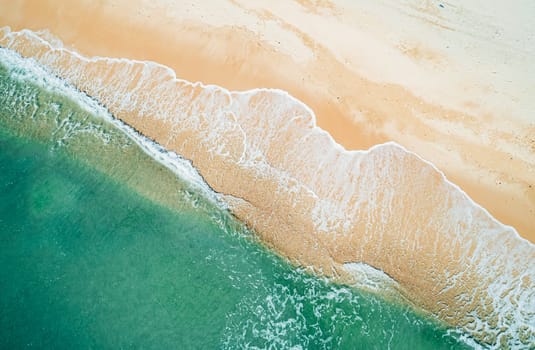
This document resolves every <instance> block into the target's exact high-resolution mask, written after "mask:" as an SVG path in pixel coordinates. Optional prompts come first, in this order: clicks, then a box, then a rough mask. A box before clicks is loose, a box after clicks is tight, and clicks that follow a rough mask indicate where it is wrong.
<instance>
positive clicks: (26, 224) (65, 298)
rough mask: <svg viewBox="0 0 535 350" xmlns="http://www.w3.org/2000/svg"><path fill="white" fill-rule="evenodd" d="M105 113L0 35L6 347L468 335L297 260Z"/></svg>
mask: <svg viewBox="0 0 535 350" xmlns="http://www.w3.org/2000/svg"><path fill="white" fill-rule="evenodd" d="M104 114H105V112H103V111H102V109H101V108H100V107H98V106H96V104H95V102H94V101H92V100H91V99H90V98H89V97H87V96H84V95H83V94H81V93H78V92H75V91H74V90H73V89H72V88H70V87H68V86H66V85H65V84H64V83H63V82H61V81H60V80H59V79H57V78H55V77H53V76H51V75H49V74H48V73H46V72H45V71H43V70H42V69H41V68H40V67H38V66H37V65H36V64H35V63H34V62H33V61H30V60H26V59H22V58H20V57H18V56H16V55H15V54H13V53H11V52H9V51H7V50H5V49H0V334H1V337H0V348H3V349H19V348H28V347H34V348H43V349H89V348H91V349H119V348H154V349H220V348H224V349H240V348H243V349H388V348H390V349H465V348H469V347H468V346H467V345H466V344H465V343H463V342H462V341H460V340H459V339H460V338H461V335H460V334H458V333H457V332H454V331H452V330H450V329H448V328H446V327H445V326H444V325H441V324H439V323H438V322H436V321H434V320H433V319H431V318H430V317H427V316H425V315H424V314H423V313H421V312H417V311H415V310H414V309H412V308H411V307H409V306H408V305H404V304H401V303H399V302H393V301H389V300H386V299H385V298H383V297H382V296H380V295H375V294H372V293H369V292H365V291H360V290H357V289H355V288H350V287H348V286H341V285H335V284H333V283H330V282H328V281H325V280H323V279H321V278H318V277H315V276H312V275H310V274H307V273H306V272H304V271H302V270H300V269H297V268H295V267H294V266H291V265H290V264H289V263H288V262H286V261H285V260H284V259H282V258H280V257H278V256H277V255H276V254H274V253H273V252H271V251H269V250H267V249H266V248H264V247H263V246H262V245H261V244H260V243H259V242H258V241H257V240H256V239H255V236H254V233H251V232H249V231H248V230H247V229H246V228H244V227H243V225H241V224H240V223H239V222H237V221H236V220H234V219H233V217H232V216H231V215H230V214H229V213H228V212H227V211H226V210H224V208H222V207H221V206H220V205H218V204H217V201H216V200H214V199H213V198H212V199H210V198H211V195H210V194H209V193H207V191H206V190H205V189H203V188H204V187H202V186H200V187H199V186H198V185H195V184H194V183H192V181H186V180H184V179H181V177H180V176H177V175H176V174H175V173H173V172H171V171H170V170H168V169H167V168H166V167H164V166H163V165H161V164H160V163H158V162H156V161H155V160H154V159H153V158H151V157H150V156H148V155H147V154H146V153H145V152H144V151H143V150H142V149H141V148H140V147H139V146H138V145H137V144H136V143H135V142H133V141H132V139H131V138H129V137H128V136H127V135H126V134H125V133H124V132H123V131H121V130H119V129H117V128H116V127H114V126H113V125H111V124H110V122H109V120H107V119H106V118H103V115H104Z"/></svg>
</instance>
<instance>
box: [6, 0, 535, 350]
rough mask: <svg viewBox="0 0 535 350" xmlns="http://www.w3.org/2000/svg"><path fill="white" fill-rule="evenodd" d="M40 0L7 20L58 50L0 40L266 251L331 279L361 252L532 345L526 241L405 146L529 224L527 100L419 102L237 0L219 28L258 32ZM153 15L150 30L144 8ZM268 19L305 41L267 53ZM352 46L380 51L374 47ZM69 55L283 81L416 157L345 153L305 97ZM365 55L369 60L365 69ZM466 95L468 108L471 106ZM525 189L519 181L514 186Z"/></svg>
mask: <svg viewBox="0 0 535 350" xmlns="http://www.w3.org/2000/svg"><path fill="white" fill-rule="evenodd" d="M20 4H22V3H20ZM40 4H41V6H40V7H39V6H38V7H37V8H30V7H27V6H24V5H20V8H19V9H15V8H12V9H11V12H10V13H11V15H10V16H8V19H4V18H2V21H6V22H7V24H11V25H12V26H14V27H17V26H22V27H30V28H35V27H36V26H37V27H40V28H43V27H46V28H49V29H50V30H51V31H52V32H53V33H54V34H58V35H59V37H60V38H61V39H62V40H64V41H65V43H66V46H67V48H68V49H62V48H61V44H60V43H59V42H57V41H55V40H54V39H53V38H52V37H51V36H50V35H49V34H46V33H41V34H40V35H35V34H33V33H31V32H24V33H10V32H9V31H7V30H4V32H3V34H2V35H1V38H0V45H2V46H7V47H9V48H11V49H14V50H16V51H18V52H19V53H21V54H22V55H24V56H29V57H35V58H36V59H37V60H38V61H39V62H41V63H42V64H44V65H45V66H47V67H49V69H51V70H52V71H53V72H54V73H55V74H57V75H59V76H61V77H63V78H65V79H66V80H68V81H69V82H71V83H72V84H74V85H75V86H76V87H78V88H79V89H81V90H82V91H85V92H87V93H88V94H89V95H91V96H93V97H95V98H97V99H98V100H99V101H101V102H102V103H103V104H104V105H105V106H106V107H108V108H109V109H110V111H111V112H112V113H113V114H114V115H115V116H117V117H118V118H120V119H122V120H124V121H125V122H127V123H128V124H130V125H132V126H133V127H134V128H136V129H137V130H139V131H141V132H142V133H143V134H145V135H147V136H148V137H150V138H153V139H155V140H157V141H158V142H159V143H161V144H162V145H163V146H165V147H166V148H168V149H172V150H174V151H177V152H178V153H180V154H182V155H184V156H185V157H186V158H188V159H191V160H192V162H193V164H194V165H195V167H196V168H197V169H198V170H199V172H200V174H201V175H202V176H203V177H204V179H205V180H206V181H207V183H208V184H209V185H210V186H211V187H212V188H214V189H215V190H216V191H218V192H220V193H222V194H225V200H226V202H227V204H228V205H229V207H230V208H231V210H232V211H233V212H234V214H235V215H236V216H238V217H239V218H240V219H242V220H244V221H245V222H247V223H248V224H249V225H250V226H252V227H253V228H254V229H255V230H256V231H257V232H258V233H259V235H260V236H261V237H262V238H263V240H264V241H265V242H266V243H267V244H269V245H271V246H272V247H274V248H275V249H276V250H277V251H279V252H281V253H282V254H284V255H285V256H287V257H289V258H290V259H292V260H293V261H295V262H296V263H298V264H301V265H304V266H311V267H313V268H314V269H315V270H316V271H318V272H319V273H322V274H324V275H327V276H333V277H336V278H339V279H340V280H342V281H351V282H355V281H354V280H355V278H356V277H355V276H356V272H355V266H358V265H355V264H358V263H360V262H365V263H367V264H369V265H371V266H373V267H375V268H377V269H378V270H381V271H384V273H386V274H387V275H388V276H390V277H392V278H393V279H394V280H396V281H397V282H398V283H399V285H400V289H401V292H402V293H404V294H405V296H407V298H409V299H410V300H411V301H413V302H415V303H417V304H418V305H421V306H423V307H425V308H426V309H427V310H429V311H431V312H433V313H434V314H435V315H437V316H438V317H440V318H441V319H442V320H444V321H446V322H449V323H450V324H454V325H459V326H462V327H464V329H465V330H467V331H468V332H469V333H470V334H472V335H474V336H475V337H476V338H478V339H479V340H481V341H483V342H486V343H488V344H493V345H496V346H498V345H499V344H500V342H504V343H505V344H509V345H510V346H513V345H515V344H521V343H523V344H527V343H529V342H530V341H532V340H533V339H534V337H535V331H534V330H533V327H532V325H530V323H529V322H530V320H532V319H533V316H534V314H535V311H534V310H535V296H534V292H533V283H534V281H535V271H534V269H533V261H535V249H534V248H533V245H531V244H529V243H528V242H527V241H525V240H523V239H520V238H519V237H518V235H517V232H516V231H515V230H514V229H512V228H510V227H506V226H504V225H502V224H501V223H499V222H498V221H496V220H495V219H494V218H493V217H492V216H491V215H489V213H488V212H487V211H485V210H484V209H482V208H481V207H480V206H478V205H476V204H475V203H474V202H473V201H471V200H470V199H469V198H468V197H467V196H466V195H465V194H464V193H463V192H462V191H461V190H460V189H459V188H458V187H456V186H455V185H453V184H452V183H451V182H448V181H447V180H446V179H445V178H444V176H443V174H442V173H441V172H440V171H438V170H437V169H436V168H435V167H434V166H433V165H432V164H430V163H428V162H426V161H424V160H423V159H422V158H420V157H419V156H417V155H416V154H419V155H420V156H421V155H423V156H424V158H426V159H429V160H432V161H433V163H435V164H437V165H438V166H439V168H440V169H444V170H445V172H446V175H448V177H449V178H450V179H453V180H455V182H456V183H458V184H460V185H461V188H463V189H464V190H466V191H467V192H468V194H469V195H470V196H471V197H472V198H475V199H476V201H477V202H478V203H480V204H483V206H484V207H486V208H487V207H488V208H489V209H490V210H491V212H492V213H493V214H495V213H494V211H496V213H498V214H499V215H496V217H498V218H500V219H502V217H503V218H508V219H510V220H513V221H514V220H516V219H519V218H522V219H523V220H524V219H525V218H526V216H527V217H528V219H529V215H533V214H530V212H529V210H531V209H530V208H532V207H533V192H529V191H530V190H529V188H530V187H529V186H530V185H528V183H531V182H530V181H531V179H533V164H534V162H533V152H531V151H530V149H529V148H526V147H529V137H531V136H530V135H532V133H530V129H529V128H530V127H532V126H531V124H530V121H529V118H527V117H525V116H523V115H522V113H520V112H521V111H522V108H521V107H518V110H516V112H518V114H515V115H514V116H508V118H504V119H501V117H503V115H502V114H500V113H502V112H501V111H497V112H496V113H497V114H496V115H492V114H484V115H480V114H477V113H472V114H470V113H469V112H467V111H466V110H465V111H462V108H460V107H459V106H457V105H456V104H455V97H459V96H456V95H455V93H451V91H449V90H448V93H445V95H446V96H445V97H444V101H445V102H444V103H442V102H440V103H439V102H437V101H434V100H433V91H432V90H433V89H431V87H430V85H431V84H428V85H429V87H430V88H429V95H428V96H424V95H425V92H426V91H425V89H424V91H418V88H417V86H413V85H411V84H412V83H410V84H409V83H408V84H407V86H402V85H400V84H399V82H396V83H392V82H390V83H384V82H378V81H376V80H372V78H371V76H373V74H377V73H378V72H374V71H373V69H372V68H370V67H364V68H369V69H370V72H369V73H370V76H369V77H367V76H366V75H365V74H363V73H362V72H359V71H358V69H356V68H355V67H354V65H356V63H355V62H353V61H351V60H349V58H348V61H347V62H345V61H343V60H341V58H340V57H339V56H337V55H336V52H334V49H333V48H332V47H327V46H326V45H323V44H322V42H317V41H315V38H316V37H314V36H312V35H311V34H314V33H311V34H310V33H309V34H310V35H309V34H306V33H305V32H303V31H301V29H299V28H301V27H299V28H297V27H296V24H295V23H293V22H291V23H292V24H291V23H290V22H287V21H283V20H282V19H281V18H280V17H277V16H276V15H275V14H274V13H272V12H269V13H268V12H266V10H260V9H256V10H254V9H253V10H252V9H247V10H245V9H243V7H242V6H241V5H239V4H238V3H236V2H232V3H230V2H229V3H227V2H220V3H217V4H218V6H222V8H217V6H216V9H217V12H218V13H225V14H226V16H229V17H228V18H229V19H228V20H229V21H230V20H232V21H238V20H240V19H241V20H242V21H245V22H247V21H246V20H245V19H247V18H249V17H248V16H256V17H255V18H260V19H262V21H264V22H262V23H265V24H266V25H267V24H269V23H271V24H269V25H267V27H266V28H265V31H251V30H250V29H247V27H246V26H245V24H243V26H241V27H240V28H230V27H219V26H220V25H224V24H221V23H219V22H214V21H215V19H214V18H208V19H206V21H208V22H210V25H203V26H201V25H200V23H194V22H192V20H191V18H190V20H189V21H184V18H183V17H181V14H182V15H183V14H184V11H186V10H185V9H184V8H182V7H181V8H179V9H176V11H175V12H172V11H170V10H169V9H167V10H166V11H163V10H162V8H164V7H163V6H164V5H162V3H156V4H155V3H151V4H152V5H151V6H149V5H145V6H147V7H144V8H143V9H144V10H139V9H138V8H135V6H129V7H122V8H121V9H122V10H121V11H117V8H116V7H114V6H115V5H121V4H120V3H113V2H110V3H108V4H107V5H105V6H98V7H93V6H91V5H81V6H82V7H83V6H88V8H86V9H85V10H87V11H86V13H87V14H86V16H84V17H83V18H78V17H74V16H73V14H76V13H77V12H76V11H80V10H81V9H80V8H78V9H76V8H73V7H71V6H70V7H61V6H57V7H54V6H52V5H51V3H46V2H42V3H40ZM56 5H57V4H56ZM305 5H306V4H305ZM6 6H7V5H6ZM9 6H15V5H13V3H11V5H9ZM121 6H122V5H121ZM198 6H200V5H198ZM295 6H297V5H295ZM299 6H301V5H299ZM274 8H276V6H275V7H274ZM132 9H135V10H132ZM224 9H226V10H225V11H226V12H225V11H223V10H224ZM240 9H241V10H240ZM299 9H300V11H302V12H303V13H304V14H303V16H305V14H314V13H315V12H314V11H315V10H318V11H320V10H321V11H320V12H321V14H322V17H327V18H331V16H332V18H338V19H339V18H340V17H337V16H342V17H341V18H342V19H341V20H342V21H343V16H344V14H345V12H343V13H342V14H339V13H338V12H337V11H336V7H335V8H331V7H325V8H323V7H318V6H313V7H309V6H301V7H299ZM123 10H124V11H123ZM294 10H295V9H294ZM130 11H133V12H130ZM192 11H193V10H192ZM214 11H215V10H214ZM220 11H223V12H220ZM233 11H234V12H233ZM288 12H289V13H291V11H288ZM202 13H211V12H210V11H207V10H206V9H203V10H201V11H200V12H195V11H194V12H193V14H192V15H191V16H193V17H195V16H196V15H197V14H202ZM337 13H338V15H337ZM156 15H157V17H156V18H158V19H159V20H158V21H157V23H156V21H154V19H151V18H153V16H156ZM233 16H234V17H233ZM298 17H299V16H298ZM225 18H226V17H225ZM274 18H275V20H274ZM163 19H165V20H163ZM75 20H76V21H75ZM370 21H371V19H370V20H369V22H370ZM26 22H29V23H26ZM371 22H373V21H371ZM110 23H117V24H118V23H120V26H119V27H120V28H123V29H124V28H126V29H127V30H126V31H122V30H118V29H113V28H117V27H116V26H111V25H110ZM240 23H241V22H240ZM246 24H247V23H246ZM249 24H250V25H253V24H251V23H249ZM275 24H277V25H279V26H281V28H282V29H285V30H286V31H287V34H288V33H294V34H292V35H294V36H296V38H297V39H300V40H301V44H302V45H301V44H299V42H298V40H297V39H295V38H294V39H295V40H294V41H291V40H290V39H288V40H289V42H291V43H292V45H294V46H291V45H290V44H288V45H289V46H286V49H277V48H276V46H275V44H274V43H273V42H271V40H272V39H273V38H274V37H273V35H275V34H273V33H279V30H280V29H281V28H278V27H277V28H275V29H273V28H271V27H270V25H275ZM257 25H258V24H257ZM303 25H304V24H303ZM368 25H372V24H368ZM275 27H276V26H275ZM171 28H172V30H171ZM255 28H257V29H258V28H259V27H255ZM269 28H271V29H269ZM312 29H313V28H312ZM312 29H311V30H312ZM273 31H274V32H273ZM258 33H266V34H265V35H266V36H269V38H264V39H262V38H261V37H259V34H258ZM282 33H286V32H284V31H282ZM339 33H342V32H339ZM104 34H106V35H104ZM268 34H269V35H268ZM279 34H281V33H279ZM361 34H362V33H361ZM270 35H271V36H270ZM281 35H282V34H281ZM288 35H289V34H288ZM318 35H319V34H318ZM282 37H284V36H282ZM275 38H277V36H275ZM313 38H314V39H313ZM223 39H224V40H223ZM331 39H332V40H333V41H334V42H336V40H334V39H336V38H331ZM361 39H362V40H364V39H365V38H364V39H363V38H361ZM368 39H369V38H368ZM338 40H339V41H340V38H338ZM370 40H371V39H370ZM364 42H365V43H366V45H369V46H370V47H372V48H373V47H374V41H373V40H371V41H366V40H364ZM281 45H282V42H281ZM299 45H301V46H299ZM332 45H335V43H332ZM299 47H300V48H301V50H299V49H298V48H299ZM289 48H291V50H290V49H289ZM294 48H295V50H294ZM74 49H76V50H78V51H80V52H82V53H86V54H88V55H90V56H91V55H95V54H98V55H108V56H125V57H128V58H143V59H154V60H156V61H158V62H161V63H166V64H169V65H170V66H171V67H172V68H173V69H174V70H175V71H176V72H178V76H179V77H181V78H187V79H191V80H193V81H196V80H199V79H201V80H203V81H207V82H218V83H221V82H223V83H227V84H223V83H222V84H221V85H224V86H225V85H226V87H230V88H244V87H249V85H248V84H253V83H256V85H255V86H278V87H282V88H284V89H285V90H288V91H290V92H291V93H292V95H295V96H296V97H299V98H300V99H302V100H304V101H305V102H309V103H310V106H311V107H312V108H313V110H315V111H316V113H317V122H318V124H319V125H320V126H322V127H324V128H325V129H327V130H328V131H330V132H331V134H332V135H333V136H334V139H335V140H336V141H338V142H339V143H341V144H342V145H344V146H346V148H349V149H351V148H367V147H369V146H370V145H374V144H376V143H380V142H383V141H386V140H390V139H393V140H396V141H398V142H399V143H401V144H403V145H404V146H406V147H407V148H409V149H410V150H412V151H415V152H416V154H415V153H411V152H409V151H407V149H405V148H403V147H400V146H398V145H397V144H394V143H386V144H381V145H378V146H375V147H373V148H371V149H370V150H369V151H352V152H348V151H346V150H344V149H343V148H342V147H341V146H339V145H337V144H335V142H334V141H333V139H332V138H331V135H329V134H327V133H326V132H325V131H323V130H322V129H320V128H318V127H317V126H316V120H315V116H314V114H313V113H312V111H311V110H310V109H309V108H308V107H307V106H306V104H303V103H301V102H300V101H299V100H296V99H295V98H293V97H291V96H290V95H288V94H287V93H286V92H284V91H280V90H268V89H259V90H252V91H245V92H231V91H229V90H226V89H224V88H221V87H218V86H205V85H202V84H193V83H189V82H188V81H184V80H177V79H175V76H174V72H173V71H171V70H169V69H167V68H166V67H164V66H161V65H157V64H153V63H148V62H139V61H132V60H113V59H108V58H94V59H88V58H85V57H82V56H80V55H78V54H76V53H75V50H74ZM376 49H377V50H379V48H376ZM285 50H286V51H285ZM422 50H423V48H422V49H420V51H422ZM372 51H373V50H372ZM378 52H381V51H380V50H379V51H378ZM388 53H389V54H392V52H388ZM379 57H381V56H379ZM388 57H389V59H388V60H387V59H384V62H382V64H385V62H387V61H388V62H390V63H389V64H394V63H396V64H397V63H399V67H398V68H396V69H393V71H396V70H398V69H399V70H401V71H402V72H403V73H404V74H409V73H410V74H412V73H414V74H416V73H415V72H414V71H410V70H408V68H407V70H405V69H404V68H406V66H404V61H403V60H400V61H398V60H396V56H393V57H392V60H390V56H388ZM353 59H357V58H353ZM380 60H381V59H378V61H380ZM357 61H358V59H357ZM372 61H373V60H372V59H370V62H368V64H370V65H372V66H373V63H374V62H372ZM357 63H358V62H357ZM378 64H379V63H378ZM424 66H425V64H424ZM223 68H225V69H223ZM360 68H362V67H360ZM394 73H395V72H394ZM394 73H392V72H391V73H390V74H394ZM301 74H302V75H301ZM421 74H423V73H421ZM191 77H193V79H192V78H191ZM195 77H197V78H195ZM300 78H301V79H300ZM375 78H377V77H375ZM382 78H383V79H387V78H391V79H394V78H393V77H392V76H385V77H382ZM398 78H399V77H398ZM405 78H407V79H409V78H411V76H406V77H405ZM409 80H410V79H409ZM416 80H418V79H416ZM434 83H436V82H434ZM274 84H280V85H274ZM416 85H417V84H416ZM424 85H425V84H424ZM465 95H466V96H463V97H466V98H467V99H470V96H468V93H467V94H465ZM519 96H520V95H519ZM474 99H475V97H474ZM444 104H446V105H447V104H450V107H445V106H444ZM474 104H475V102H473V101H472V104H470V108H472V109H477V108H476V106H475V105H474ZM519 105H521V103H519ZM481 108H483V107H481ZM467 109H469V108H468V107H467ZM509 110H510V111H511V112H513V109H512V108H510V109H509ZM357 112H358V115H357V114H356V113H357ZM482 121H485V122H486V123H482ZM445 148H451V150H450V151H448V152H445V151H444V149H445ZM513 151H514V152H515V158H514V159H509V163H504V161H505V158H504V157H505V154H507V156H508V157H509V156H510V153H507V152H513ZM433 157H434V158H433ZM514 170H518V172H517V171H514ZM498 175H499V176H504V179H505V178H506V179H507V181H508V182H506V181H505V180H503V183H502V184H506V186H505V185H504V186H502V187H499V188H502V189H505V190H503V191H495V190H494V189H495V188H496V187H498V186H497V183H494V184H492V181H494V180H495V176H498ZM456 176H457V177H458V179H459V181H457V177H456ZM505 176H507V177H505ZM524 185H526V186H527V189H524V190H522V191H520V190H519V189H520V188H521V187H522V186H524ZM478 196H480V197H481V198H482V199H483V200H481V198H480V199H478ZM530 196H531V197H530ZM508 198H513V199H511V200H510V201H508ZM530 198H531V202H530ZM484 201H488V206H487V204H485V203H483V202H484ZM530 203H531V204H530ZM527 204H529V205H531V206H529V205H527ZM511 208H514V210H510V209H511ZM526 208H527V209H526ZM492 210H494V211H492ZM519 212H520V213H522V215H519V214H518V213H519ZM513 214H515V215H516V216H515V215H513ZM500 216H502V217H500ZM515 218H516V219H515ZM504 222H507V221H506V220H504ZM515 222H516V226H518V225H522V222H524V224H525V225H524V226H525V227H526V230H525V231H520V232H521V233H522V234H523V235H524V236H525V237H528V238H530V239H533V237H532V236H530V234H531V235H532V233H530V232H532V231H533V227H531V226H530V223H531V222H533V221H529V220H524V221H522V220H519V221H515ZM508 223H509V222H508ZM526 232H528V233H526ZM358 276H361V275H358Z"/></svg>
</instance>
